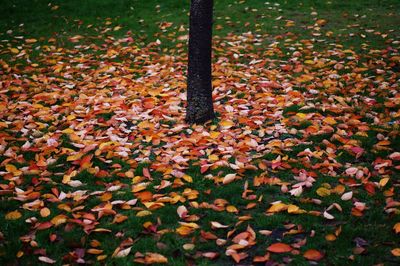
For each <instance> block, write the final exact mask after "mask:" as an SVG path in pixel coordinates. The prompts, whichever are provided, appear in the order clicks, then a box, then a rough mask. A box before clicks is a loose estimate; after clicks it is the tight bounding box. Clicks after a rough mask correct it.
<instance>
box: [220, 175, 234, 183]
mask: <svg viewBox="0 0 400 266" xmlns="http://www.w3.org/2000/svg"><path fill="white" fill-rule="evenodd" d="M235 179H236V174H227V175H226V176H225V177H224V179H223V180H222V183H223V184H224V185H226V184H229V183H231V182H233V181H234V180H235Z"/></svg>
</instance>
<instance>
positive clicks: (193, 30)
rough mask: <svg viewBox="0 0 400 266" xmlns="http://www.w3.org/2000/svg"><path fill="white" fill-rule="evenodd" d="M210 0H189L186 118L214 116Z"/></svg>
mask: <svg viewBox="0 0 400 266" xmlns="http://www.w3.org/2000/svg"><path fill="white" fill-rule="evenodd" d="M212 16H213V0H191V5H190V25H189V63H188V78H187V107H186V121H187V122H188V123H204V122H206V121H208V120H210V119H213V118H214V117H215V114H214V108H213V101H212V85H211V38H212Z"/></svg>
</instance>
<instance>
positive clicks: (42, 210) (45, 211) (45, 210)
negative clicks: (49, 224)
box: [40, 207, 51, 217]
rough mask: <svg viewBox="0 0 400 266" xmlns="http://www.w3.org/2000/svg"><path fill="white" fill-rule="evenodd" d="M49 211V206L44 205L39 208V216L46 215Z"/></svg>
mask: <svg viewBox="0 0 400 266" xmlns="http://www.w3.org/2000/svg"><path fill="white" fill-rule="evenodd" d="M50 213H51V212H50V210H49V208H46V207H45V208H43V209H41V210H40V216H42V217H47V216H49V215H50Z"/></svg>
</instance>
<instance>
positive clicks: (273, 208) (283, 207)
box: [267, 202, 288, 213]
mask: <svg viewBox="0 0 400 266" xmlns="http://www.w3.org/2000/svg"><path fill="white" fill-rule="evenodd" d="M287 209H288V205H286V204H285V203H282V202H279V203H275V204H273V205H272V206H271V207H270V208H269V209H268V210H267V212H268V213H275V212H281V211H285V210H287Z"/></svg>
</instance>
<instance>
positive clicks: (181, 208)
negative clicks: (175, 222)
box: [176, 205, 188, 219]
mask: <svg viewBox="0 0 400 266" xmlns="http://www.w3.org/2000/svg"><path fill="white" fill-rule="evenodd" d="M176 212H177V213H178V216H179V218H181V219H184V218H185V217H186V216H187V214H188V210H187V209H186V207H185V206H183V205H181V206H179V207H178V209H177V210H176Z"/></svg>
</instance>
